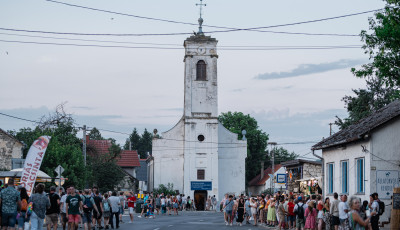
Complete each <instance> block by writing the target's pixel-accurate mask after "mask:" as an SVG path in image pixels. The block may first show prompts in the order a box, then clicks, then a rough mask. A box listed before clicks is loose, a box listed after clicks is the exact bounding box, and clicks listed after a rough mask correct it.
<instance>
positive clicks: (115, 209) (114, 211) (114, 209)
mask: <svg viewBox="0 0 400 230" xmlns="http://www.w3.org/2000/svg"><path fill="white" fill-rule="evenodd" d="M108 200H109V201H110V203H111V217H110V225H111V228H112V229H114V223H113V222H114V221H113V217H114V216H115V226H116V227H117V229H118V228H119V208H120V205H121V200H120V199H119V198H118V197H117V192H115V191H113V192H112V193H111V197H110V198H109V199H108Z"/></svg>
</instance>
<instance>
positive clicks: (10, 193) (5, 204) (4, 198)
mask: <svg viewBox="0 0 400 230" xmlns="http://www.w3.org/2000/svg"><path fill="white" fill-rule="evenodd" d="M0 198H1V206H2V212H3V213H16V212H17V202H18V201H20V200H21V197H20V195H19V192H18V191H17V190H16V189H15V188H14V186H8V187H7V188H5V189H3V190H1V192H0Z"/></svg>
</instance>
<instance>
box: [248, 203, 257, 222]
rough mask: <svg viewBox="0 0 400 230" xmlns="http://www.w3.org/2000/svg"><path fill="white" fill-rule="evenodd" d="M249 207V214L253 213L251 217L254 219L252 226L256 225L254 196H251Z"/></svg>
mask: <svg viewBox="0 0 400 230" xmlns="http://www.w3.org/2000/svg"><path fill="white" fill-rule="evenodd" d="M250 208H251V214H252V215H253V219H254V226H256V225H257V202H256V199H255V198H254V197H252V198H251V200H250Z"/></svg>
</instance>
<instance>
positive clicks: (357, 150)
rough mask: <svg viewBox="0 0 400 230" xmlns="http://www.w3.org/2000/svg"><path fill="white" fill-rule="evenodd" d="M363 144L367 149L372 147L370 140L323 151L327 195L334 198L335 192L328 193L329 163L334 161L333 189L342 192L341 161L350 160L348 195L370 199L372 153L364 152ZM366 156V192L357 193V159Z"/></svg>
mask: <svg viewBox="0 0 400 230" xmlns="http://www.w3.org/2000/svg"><path fill="white" fill-rule="evenodd" d="M361 145H363V146H365V147H366V148H367V149H369V148H370V145H371V144H370V141H363V142H358V143H355V144H351V145H347V146H346V147H343V148H335V149H329V150H323V151H322V157H323V158H324V162H325V168H324V170H325V176H324V177H325V181H324V190H323V191H326V193H325V196H326V197H330V198H331V200H332V199H333V194H329V193H328V191H329V190H328V175H329V174H328V167H327V165H328V164H329V163H334V169H333V171H334V177H333V178H334V179H333V191H334V192H337V193H338V194H341V191H342V187H341V184H342V183H341V182H342V181H341V178H342V176H341V165H340V163H341V161H343V160H348V162H349V163H348V177H349V178H348V179H349V183H348V191H349V192H348V194H347V195H350V196H351V195H356V196H357V197H359V198H361V200H369V194H371V186H370V181H371V174H370V173H369V171H370V168H371V161H370V154H369V153H368V152H363V151H362V150H363V149H362V147H361ZM357 158H364V169H365V170H364V175H365V178H364V183H365V185H364V193H360V194H357V192H356V189H357V187H356V186H357V180H356V159H357Z"/></svg>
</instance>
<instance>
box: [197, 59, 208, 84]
mask: <svg viewBox="0 0 400 230" xmlns="http://www.w3.org/2000/svg"><path fill="white" fill-rule="evenodd" d="M206 67H207V66H206V63H205V62H204V61H203V60H200V61H198V62H197V65H196V71H197V73H196V80H197V81H206V80H207V74H206V72H207V71H206V69H207V68H206Z"/></svg>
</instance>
